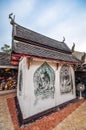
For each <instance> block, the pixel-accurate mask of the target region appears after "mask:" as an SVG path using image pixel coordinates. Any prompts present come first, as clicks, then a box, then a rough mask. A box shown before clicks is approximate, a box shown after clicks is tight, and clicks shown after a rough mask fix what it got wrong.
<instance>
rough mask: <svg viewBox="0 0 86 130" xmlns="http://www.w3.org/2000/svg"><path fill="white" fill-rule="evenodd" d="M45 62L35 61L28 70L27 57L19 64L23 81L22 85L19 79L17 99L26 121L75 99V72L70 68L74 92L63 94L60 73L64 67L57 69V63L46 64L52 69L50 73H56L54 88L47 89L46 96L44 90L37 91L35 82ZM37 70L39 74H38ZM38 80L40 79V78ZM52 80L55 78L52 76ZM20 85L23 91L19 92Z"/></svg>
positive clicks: (48, 62) (49, 62) (60, 66)
mask: <svg viewBox="0 0 86 130" xmlns="http://www.w3.org/2000/svg"><path fill="white" fill-rule="evenodd" d="M45 61H46V60H35V59H33V60H32V61H31V63H30V67H29V69H28V64H27V61H26V57H24V58H23V59H22V60H21V61H20V63H19V73H20V69H21V72H22V80H21V82H22V84H21V82H19V77H18V87H17V88H18V89H17V90H18V91H17V97H18V101H19V105H20V108H21V111H22V115H23V119H26V118H28V117H30V116H33V115H35V114H38V113H40V112H43V111H45V110H48V109H49V108H53V107H55V106H57V105H59V104H62V103H64V102H66V101H69V100H71V99H74V98H75V83H74V71H73V69H72V67H70V68H71V73H72V80H73V90H72V91H71V92H68V93H63V94H61V92H60V86H61V85H60V71H61V68H62V65H60V64H59V67H58V68H57V63H56V62H53V63H52V61H46V62H47V64H48V65H49V66H50V67H51V68H50V69H49V70H48V71H51V72H52V73H53V71H54V74H55V79H54V80H55V81H54V85H53V84H52V82H53V81H51V82H50V84H51V86H52V85H53V88H51V89H46V91H48V92H47V93H46V91H44V94H43V92H42V89H40V90H37V89H38V88H37V89H36V85H34V84H36V83H34V82H35V81H34V80H35V78H34V77H36V76H37V74H38V73H40V70H41V69H39V68H40V66H42V65H43V64H44V63H45ZM45 66H46V63H45ZM45 66H44V67H45ZM38 69H39V70H38ZM44 69H45V68H44ZM37 70H38V72H36V71H37ZM38 78H39V79H40V77H38ZM51 78H53V77H52V75H51ZM36 80H37V79H36ZM51 80H52V79H51ZM37 81H38V80H37ZM19 83H20V85H21V87H22V89H21V88H20V90H21V91H20V90H19ZM54 88H55V89H54ZM43 89H44V88H43Z"/></svg>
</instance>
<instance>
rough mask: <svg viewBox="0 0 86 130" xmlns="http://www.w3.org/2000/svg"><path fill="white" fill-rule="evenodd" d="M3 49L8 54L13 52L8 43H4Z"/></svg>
mask: <svg viewBox="0 0 86 130" xmlns="http://www.w3.org/2000/svg"><path fill="white" fill-rule="evenodd" d="M1 51H2V52H4V53H7V54H10V53H11V48H10V46H9V45H8V44H4V46H3V47H1Z"/></svg>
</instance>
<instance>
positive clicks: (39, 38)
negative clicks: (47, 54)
mask: <svg viewBox="0 0 86 130" xmlns="http://www.w3.org/2000/svg"><path fill="white" fill-rule="evenodd" d="M13 36H14V39H17V40H18V39H20V40H21V41H22V40H26V41H27V43H28V42H29V41H32V43H33V42H34V43H35V44H36V45H38V46H45V47H47V48H52V49H55V50H58V51H61V52H62V51H64V52H66V53H71V50H70V49H69V47H68V46H67V45H66V44H65V43H64V42H59V41H56V40H54V39H51V38H49V37H46V36H44V35H41V34H39V33H36V32H34V31H31V30H29V29H26V28H24V27H22V26H20V25H18V24H14V32H13Z"/></svg>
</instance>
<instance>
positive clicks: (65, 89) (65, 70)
mask: <svg viewBox="0 0 86 130" xmlns="http://www.w3.org/2000/svg"><path fill="white" fill-rule="evenodd" d="M60 84H61V86H60V92H61V94H65V93H69V92H73V80H72V73H71V68H70V66H68V65H63V66H62V68H61V70H60Z"/></svg>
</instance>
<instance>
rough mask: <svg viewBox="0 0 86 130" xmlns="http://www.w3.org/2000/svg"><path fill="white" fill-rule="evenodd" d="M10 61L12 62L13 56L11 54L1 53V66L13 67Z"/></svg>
mask: <svg viewBox="0 0 86 130" xmlns="http://www.w3.org/2000/svg"><path fill="white" fill-rule="evenodd" d="M10 61H11V55H10V54H6V53H3V52H0V65H1V66H8V65H11V64H10Z"/></svg>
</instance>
